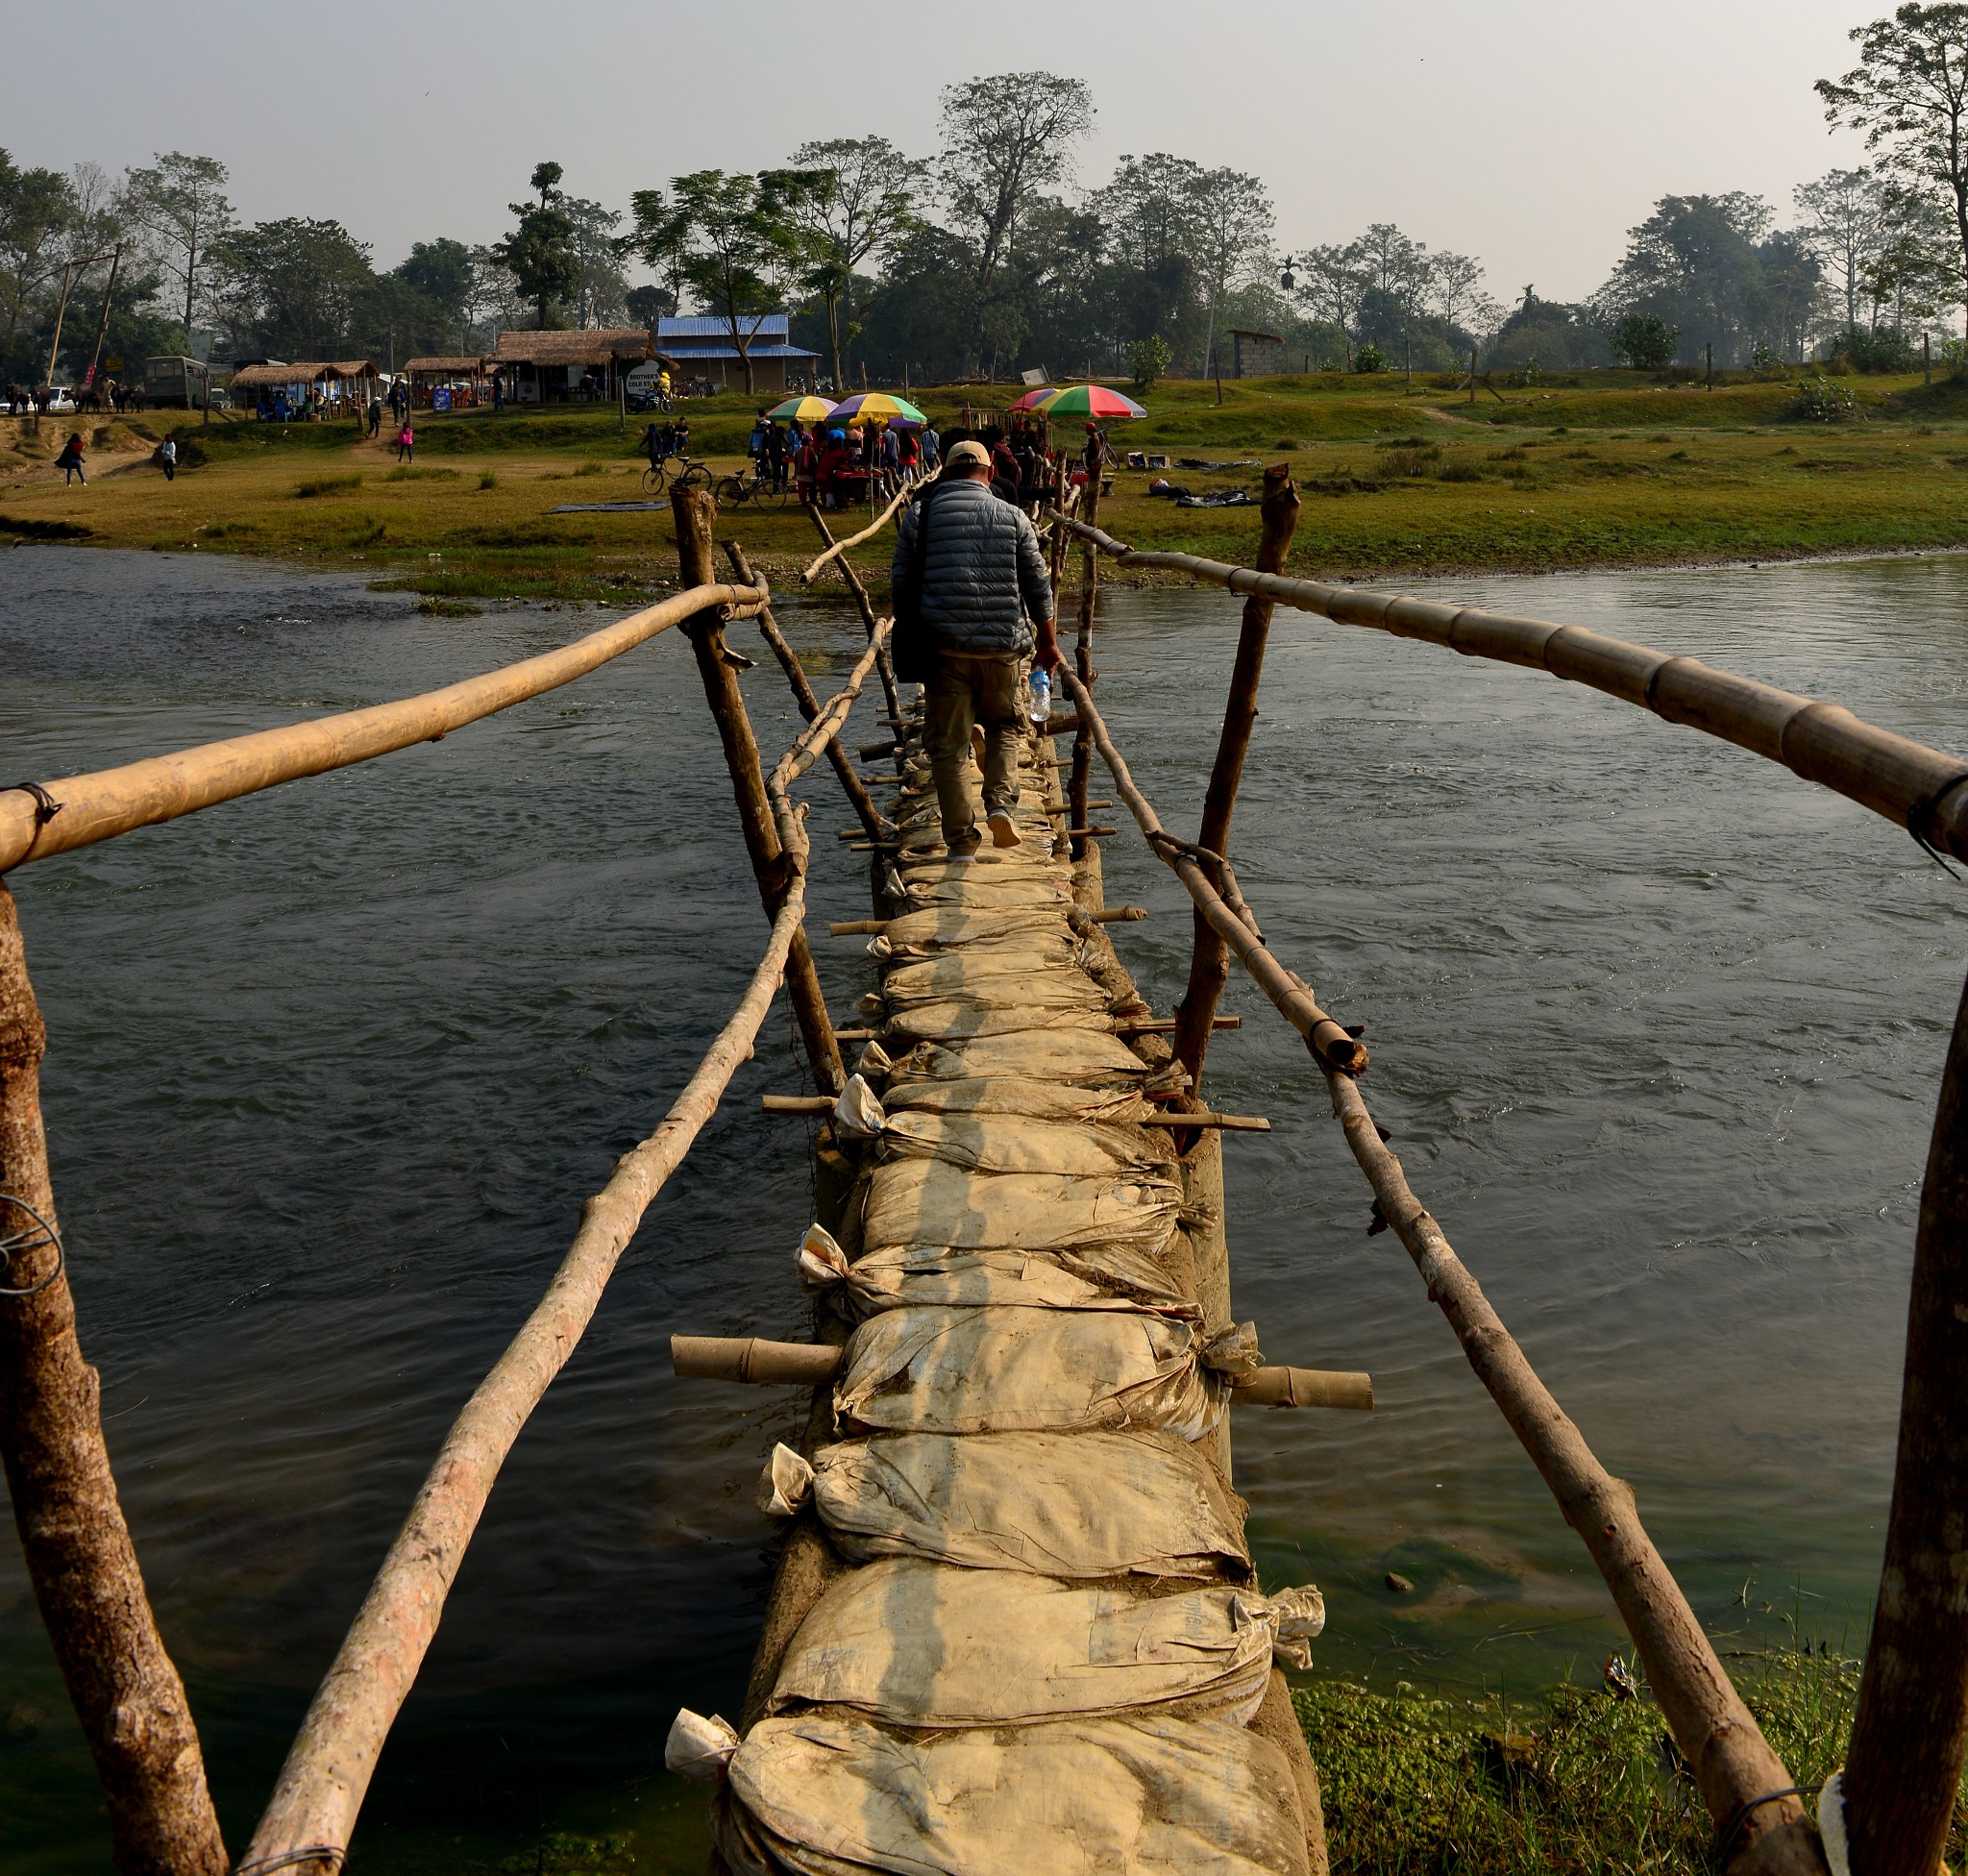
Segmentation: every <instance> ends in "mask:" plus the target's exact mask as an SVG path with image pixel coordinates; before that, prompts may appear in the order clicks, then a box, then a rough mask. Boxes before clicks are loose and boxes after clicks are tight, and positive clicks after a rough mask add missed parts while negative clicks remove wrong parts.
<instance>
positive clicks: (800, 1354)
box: [670, 1335, 846, 1388]
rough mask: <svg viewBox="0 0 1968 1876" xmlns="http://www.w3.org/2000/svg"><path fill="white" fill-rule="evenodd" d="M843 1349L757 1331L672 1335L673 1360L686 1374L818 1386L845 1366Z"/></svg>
mask: <svg viewBox="0 0 1968 1876" xmlns="http://www.w3.org/2000/svg"><path fill="white" fill-rule="evenodd" d="M845 1352H846V1351H845V1350H844V1349H840V1348H836V1347H834V1346H832V1345H830V1344H828V1343H824V1342H767V1341H765V1340H764V1339H763V1338H762V1337H760V1336H755V1335H673V1336H672V1337H671V1338H670V1365H671V1367H672V1368H673V1369H674V1370H676V1371H677V1374H679V1375H681V1376H682V1377H683V1378H684V1379H686V1380H692V1381H748V1382H750V1383H752V1384H753V1385H754V1386H757V1387H765V1388H778V1387H801V1388H817V1387H819V1386H820V1385H821V1383H822V1382H823V1381H831V1380H832V1379H833V1378H834V1376H835V1375H836V1374H838V1373H839V1372H840V1371H841V1359H842V1357H843V1355H844V1354H845Z"/></svg>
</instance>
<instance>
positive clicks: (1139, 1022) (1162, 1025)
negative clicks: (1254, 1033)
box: [1114, 1016, 1243, 1036]
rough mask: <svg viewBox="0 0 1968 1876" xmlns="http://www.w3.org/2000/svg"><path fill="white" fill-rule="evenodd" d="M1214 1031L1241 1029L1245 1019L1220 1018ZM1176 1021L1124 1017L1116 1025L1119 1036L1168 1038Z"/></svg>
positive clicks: (1170, 1017)
mask: <svg viewBox="0 0 1968 1876" xmlns="http://www.w3.org/2000/svg"><path fill="white" fill-rule="evenodd" d="M1210 1027H1211V1028H1213V1029H1241V1028H1242V1027H1243V1019H1242V1017H1241V1016H1218V1017H1215V1018H1213V1019H1212V1020H1211V1023H1210ZM1174 1028H1175V1019H1174V1018H1173V1017H1172V1016H1123V1017H1121V1018H1120V1019H1119V1021H1118V1022H1117V1023H1116V1024H1115V1025H1114V1033H1115V1034H1116V1035H1117V1036H1166V1035H1169V1034H1172V1033H1173V1031H1174Z"/></svg>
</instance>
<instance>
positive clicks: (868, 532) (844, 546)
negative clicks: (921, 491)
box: [800, 481, 916, 586]
mask: <svg viewBox="0 0 1968 1876" xmlns="http://www.w3.org/2000/svg"><path fill="white" fill-rule="evenodd" d="M915 492H916V484H915V482H914V481H906V482H904V483H903V484H902V486H901V487H900V489H898V491H897V493H896V498H895V500H894V501H893V502H891V503H890V504H889V505H888V506H887V507H885V508H883V509H882V511H881V512H880V513H879V514H878V515H876V516H875V518H874V519H873V521H871V522H870V523H869V524H868V526H867V527H865V528H864V529H862V531H860V532H859V533H858V534H849V536H848V538H847V539H846V540H844V541H835V542H834V544H833V545H832V546H831V547H829V548H827V549H826V551H825V552H824V553H823V554H822V555H820V556H819V557H818V558H817V559H816V560H814V561H813V562H812V564H811V565H809V566H808V567H807V569H806V571H805V572H804V573H802V574H801V575H800V585H802V586H810V585H812V584H813V576H814V575H815V574H817V573H818V572H819V571H820V570H821V568H823V567H824V566H825V565H826V563H827V562H828V561H829V560H831V559H832V558H833V557H834V555H837V554H845V553H847V551H848V550H849V548H850V547H859V546H860V545H861V543H862V542H863V541H872V540H873V538H874V537H875V535H877V534H878V533H880V532H881V531H882V530H883V529H884V528H886V527H887V526H888V524H889V521H890V519H891V517H893V515H894V514H895V511H896V510H897V509H898V508H899V507H900V506H902V504H903V503H905V502H906V501H907V500H908V499H909V497H910V496H911V495H913V494H914V493H915Z"/></svg>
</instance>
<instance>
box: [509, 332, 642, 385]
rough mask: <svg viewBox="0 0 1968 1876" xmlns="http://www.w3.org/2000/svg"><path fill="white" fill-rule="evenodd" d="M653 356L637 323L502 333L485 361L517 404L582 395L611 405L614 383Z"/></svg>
mask: <svg viewBox="0 0 1968 1876" xmlns="http://www.w3.org/2000/svg"><path fill="white" fill-rule="evenodd" d="M657 356H659V355H658V354H657V351H656V348H655V344H654V342H653V341H652V339H651V337H650V335H649V333H648V331H647V330H646V329H645V328H643V327H641V326H627V327H611V326H603V327H597V328H591V329H589V330H587V331H585V332H583V331H579V330H575V331H561V332H517V331H515V332H504V333H500V334H499V343H498V344H497V345H495V346H494V347H493V348H492V354H491V357H490V358H488V359H487V360H486V362H487V364H489V365H490V366H491V368H492V370H493V371H495V372H497V373H499V374H500V375H502V376H503V377H504V379H505V381H506V383H508V384H509V385H510V386H511V387H512V392H511V394H512V396H513V398H514V400H515V401H516V402H518V403H521V404H559V403H565V402H568V401H570V400H574V399H579V398H587V399H590V400H594V401H600V400H603V399H605V400H606V401H607V402H609V403H611V404H612V403H613V402H614V400H615V395H616V388H617V384H618V383H619V381H620V380H621V379H623V378H624V377H626V376H627V373H628V371H629V368H630V367H631V366H633V365H636V364H639V363H641V362H642V361H643V360H644V359H645V358H656V357H657Z"/></svg>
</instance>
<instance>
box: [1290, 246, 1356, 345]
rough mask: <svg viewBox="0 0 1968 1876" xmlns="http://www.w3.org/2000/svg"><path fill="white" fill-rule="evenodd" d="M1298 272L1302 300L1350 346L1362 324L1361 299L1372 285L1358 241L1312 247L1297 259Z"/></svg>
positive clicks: (1298, 290)
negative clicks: (1336, 329) (1342, 244)
mask: <svg viewBox="0 0 1968 1876" xmlns="http://www.w3.org/2000/svg"><path fill="white" fill-rule="evenodd" d="M1298 271H1299V273H1300V275H1301V276H1302V278H1301V279H1300V280H1299V282H1298V285H1297V288H1296V291H1297V292H1298V295H1299V297H1300V298H1302V299H1303V300H1304V301H1305V302H1306V303H1307V304H1308V305H1309V306H1310V307H1311V308H1312V309H1313V312H1314V315H1315V316H1316V317H1317V318H1319V319H1323V320H1325V321H1326V322H1327V323H1328V324H1329V325H1333V326H1337V327H1338V328H1339V329H1340V331H1341V333H1342V334H1343V335H1344V337H1345V339H1346V342H1347V344H1348V345H1350V344H1351V343H1352V340H1353V334H1354V332H1355V330H1356V329H1357V327H1358V325H1359V320H1360V302H1361V299H1362V297H1363V296H1364V295H1365V292H1366V290H1367V288H1368V287H1370V286H1371V285H1372V284H1373V277H1372V275H1371V274H1370V273H1369V272H1368V271H1367V267H1366V262H1365V256H1364V255H1363V254H1362V253H1361V250H1360V244H1359V242H1357V241H1354V242H1351V243H1349V244H1348V245H1347V246H1345V247H1340V246H1338V245H1337V244H1335V243H1333V242H1327V243H1326V244H1325V245H1324V246H1322V247H1316V248H1309V249H1308V250H1307V251H1306V252H1305V253H1304V254H1302V255H1300V256H1299V257H1298Z"/></svg>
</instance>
